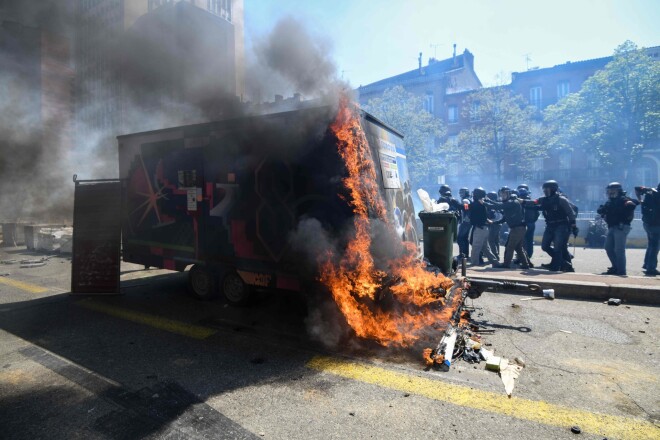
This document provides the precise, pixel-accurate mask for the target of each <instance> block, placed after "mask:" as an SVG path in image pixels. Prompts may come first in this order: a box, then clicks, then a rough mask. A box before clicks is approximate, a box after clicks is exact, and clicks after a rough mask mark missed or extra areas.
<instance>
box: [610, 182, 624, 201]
mask: <svg viewBox="0 0 660 440" xmlns="http://www.w3.org/2000/svg"><path fill="white" fill-rule="evenodd" d="M606 192H607V196H608V197H609V198H610V199H613V198H615V197H618V196H620V195H621V194H622V193H623V186H622V185H621V184H620V183H619V182H610V184H609V185H607V188H606Z"/></svg>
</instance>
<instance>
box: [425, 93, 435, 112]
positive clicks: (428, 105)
mask: <svg viewBox="0 0 660 440" xmlns="http://www.w3.org/2000/svg"><path fill="white" fill-rule="evenodd" d="M424 110H426V111H427V112H429V113H431V114H433V110H434V106H433V92H426V96H425V97H424Z"/></svg>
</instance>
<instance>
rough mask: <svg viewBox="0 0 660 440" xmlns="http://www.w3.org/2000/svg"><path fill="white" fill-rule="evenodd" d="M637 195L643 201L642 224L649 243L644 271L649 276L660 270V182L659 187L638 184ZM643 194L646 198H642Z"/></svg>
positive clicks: (645, 255) (659, 273)
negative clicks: (659, 265) (659, 258)
mask: <svg viewBox="0 0 660 440" xmlns="http://www.w3.org/2000/svg"><path fill="white" fill-rule="evenodd" d="M635 195H636V196H637V200H639V201H641V203H642V224H643V225H644V230H645V231H646V238H647V239H648V245H647V246H646V253H645V254H644V266H643V269H644V273H645V274H646V275H649V276H655V275H660V272H658V250H659V249H660V183H659V184H658V188H655V189H654V188H647V187H645V186H636V187H635ZM642 195H643V196H644V199H642V198H641V197H642Z"/></svg>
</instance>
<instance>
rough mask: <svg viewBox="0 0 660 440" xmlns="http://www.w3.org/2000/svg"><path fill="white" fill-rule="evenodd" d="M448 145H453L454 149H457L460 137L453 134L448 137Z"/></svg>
mask: <svg viewBox="0 0 660 440" xmlns="http://www.w3.org/2000/svg"><path fill="white" fill-rule="evenodd" d="M447 144H449V145H451V146H452V147H455V146H457V145H458V136H456V135H455V134H451V135H449V136H447Z"/></svg>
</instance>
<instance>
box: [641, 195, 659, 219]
mask: <svg viewBox="0 0 660 440" xmlns="http://www.w3.org/2000/svg"><path fill="white" fill-rule="evenodd" d="M642 222H644V223H646V224H648V225H650V226H660V193H658V192H652V193H650V194H647V195H646V196H644V201H643V202H642Z"/></svg>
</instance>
